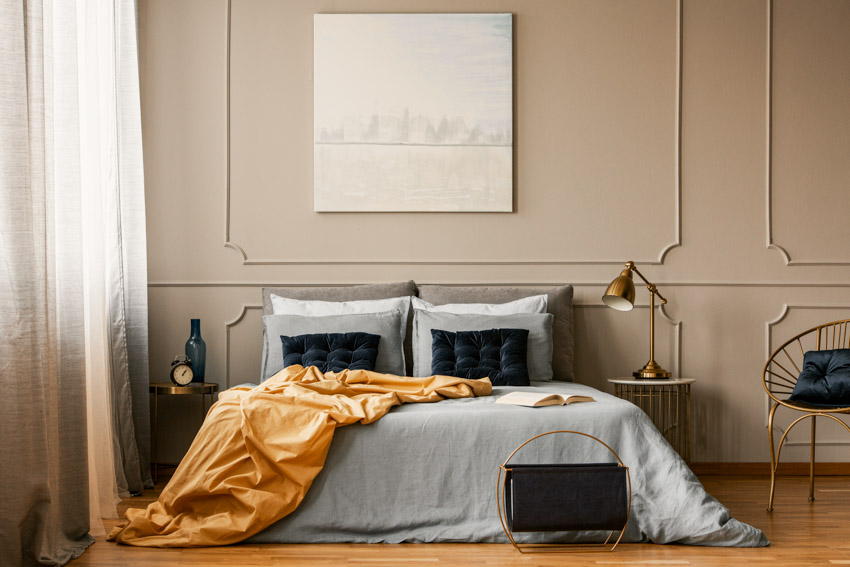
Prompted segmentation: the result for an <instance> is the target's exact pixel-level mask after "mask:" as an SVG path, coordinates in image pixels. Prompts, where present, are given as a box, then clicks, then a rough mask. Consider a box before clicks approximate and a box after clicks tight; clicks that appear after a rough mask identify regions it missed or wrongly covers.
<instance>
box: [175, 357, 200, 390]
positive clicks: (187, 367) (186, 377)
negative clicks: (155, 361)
mask: <svg viewBox="0 0 850 567" xmlns="http://www.w3.org/2000/svg"><path fill="white" fill-rule="evenodd" d="M194 377H195V373H194V372H193V371H192V361H191V360H189V357H188V356H186V355H185V354H178V355H177V356H175V357H174V361H173V362H172V363H171V381H172V382H174V383H175V384H177V385H178V386H188V385H189V383H190V382H192V379H193V378H194Z"/></svg>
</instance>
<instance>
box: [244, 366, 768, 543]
mask: <svg viewBox="0 0 850 567" xmlns="http://www.w3.org/2000/svg"><path fill="white" fill-rule="evenodd" d="M517 389H518V388H511V387H497V388H494V390H493V394H492V395H491V396H488V397H482V398H466V399H457V400H445V401H442V402H439V403H435V404H409V405H404V406H401V407H397V408H394V409H392V411H390V413H389V414H387V415H386V416H384V417H383V418H382V419H380V420H379V421H377V422H375V423H373V424H370V425H360V424H357V425H351V426H347V427H343V428H339V429H337V430H336V432H335V434H334V439H333V442H332V444H331V448H330V451H329V453H328V457H327V461H326V463H325V467H324V469H323V470H322V472H321V473H320V474H319V476H318V477H317V478H316V480H315V481H314V483H313V485H312V487H311V488H310V490H309V491H308V493H307V496H306V498H305V500H304V501H303V502H302V504H301V506H300V507H299V508H298V509H297V510H296V511H295V512H294V513H292V514H290V515H289V516H287V517H286V518H283V519H282V520H280V521H278V522H277V523H275V524H273V525H272V526H270V527H268V528H267V529H265V530H264V531H262V532H260V533H259V534H257V535H255V536H253V537H251V538H250V539H249V540H246V543H307V542H312V543H339V542H352V543H402V542H507V538H506V537H505V535H504V533H503V531H502V527H501V524H500V522H499V516H498V511H497V504H496V503H497V499H496V498H497V497H496V488H497V475H498V470H499V469H498V467H499V465H501V464H502V463H504V461H505V459H507V457H508V456H509V455H510V453H511V452H512V451H513V450H514V449H515V448H516V447H517V446H519V445H520V444H521V443H522V442H524V441H526V440H527V439H529V438H530V437H533V436H535V435H538V434H540V433H544V432H547V431H553V430H574V431H579V432H582V433H587V434H589V435H593V436H595V437H597V438H599V439H600V440H602V441H603V442H605V443H606V444H608V445H609V446H610V447H611V448H612V449H614V451H616V452H617V453H618V454H619V456H620V458H621V459H622V461H623V462H624V464H625V465H626V466H628V467H629V470H630V477H631V486H632V500H631V516H630V518H629V522H628V525H627V527H626V531H625V534H624V537H623V540H622V541H623V542H655V543H683V544H693V545H713V546H743V547H750V546H763V545H768V544H769V542H768V541H767V539H766V538H765V536H764V534H763V533H762V532H761V531H760V530H758V529H756V528H754V527H752V526H749V525H747V524H744V523H742V522H739V521H737V520H735V519H734V518H732V517H731V516H730V514H729V511H728V509H726V508H725V507H724V506H723V505H722V504H721V503H720V502H718V501H717V500H716V499H715V498H713V497H712V496H710V495H709V494H707V493H706V492H705V489H704V488H703V486H702V484H701V483H700V482H699V480H698V479H697V478H696V476H695V475H694V474H693V473H692V472H691V470H690V469H689V468H688V466H687V464H686V463H685V462H684V461H683V460H682V459H681V458H680V457H679V455H678V454H677V453H676V452H675V451H674V450H673V449H672V447H671V446H670V445H669V444H668V443H667V441H666V440H665V439H664V438H663V437H662V435H661V434H660V433H659V431H658V430H657V429H656V428H655V426H654V425H653V424H652V422H651V421H650V420H649V419H648V417H647V416H646V414H644V413H643V412H642V411H641V410H640V409H639V408H637V407H636V406H635V405H633V404H631V403H629V402H626V401H623V400H620V399H619V398H616V397H614V396H611V395H609V394H606V393H604V392H601V391H599V390H596V389H594V388H591V387H589V386H584V385H581V384H575V383H563V382H545V383H540V382H533V383H532V386H531V387H530V388H528V387H527V388H522V390H525V391H540V392H547V393H558V394H564V395H570V394H581V395H589V396H592V397H594V398H595V399H596V401H595V402H591V403H578V404H570V405H566V406H553V407H545V408H526V407H520V406H513V405H506V404H496V403H495V401H496V400H497V399H498V398H499V397H500V396H502V395H504V394H506V393H508V392H511V391H514V390H517ZM610 458H611V455H610V453H609V452H608V451H606V450H605V449H604V447H601V446H600V445H598V444H597V443H595V442H593V441H592V440H589V439H587V438H584V437H581V436H575V435H550V436H547V437H544V438H541V439H540V440H538V441H536V442H535V443H532V444H530V445H528V446H526V447H525V448H523V450H522V451H520V452H519V453H517V455H516V457H514V459H513V460H512V461H511V462H512V463H582V462H601V461H605V460H608V459H610ZM606 535H607V533H606V534H600V533H598V532H569V533H549V534H517V540H518V541H519V542H528V541H538V542H541V541H598V540H601V539H604V537H605V536H606Z"/></svg>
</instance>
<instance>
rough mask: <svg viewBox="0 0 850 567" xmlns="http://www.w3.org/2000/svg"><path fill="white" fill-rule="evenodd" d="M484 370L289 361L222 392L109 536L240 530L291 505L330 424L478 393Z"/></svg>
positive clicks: (225, 540) (205, 536)
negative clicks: (326, 366)
mask: <svg viewBox="0 0 850 567" xmlns="http://www.w3.org/2000/svg"><path fill="white" fill-rule="evenodd" d="M491 389H492V388H491V385H490V381H489V380H488V379H486V378H485V379H483V380H464V379H461V378H452V377H449V376H431V377H428V378H402V377H398V376H392V375H389V374H378V373H377V372H368V371H364V370H354V371H348V370H345V371H343V372H340V373H336V374H335V373H330V372H329V373H326V374H323V373H321V372H319V371H318V370H317V369H316V368H315V367H312V366H311V367H308V368H302V367H300V366H290V367H289V368H286V369H285V370H282V371H280V372H278V373H277V374H275V375H274V376H272V377H271V378H269V379H268V380H267V381H265V382H263V384H261V385H260V386H258V387H256V388H254V389H248V388H233V389H230V390H227V391H225V392H222V393H221V394H220V395H219V401H218V402H217V403H216V404H215V405H213V407H212V408H211V409H210V413H209V415H208V416H207V418H206V420H205V421H204V424H203V425H202V426H201V430H200V431H199V432H198V435H197V437H195V440H194V442H193V443H192V446H191V447H190V448H189V452H188V453H187V454H186V456H185V457H183V461H182V462H181V463H180V466H179V467H178V468H177V471H176V472H175V473H174V476H173V477H172V478H171V480H170V482H169V483H168V485H167V486H166V487H165V488H164V489H163V491H162V494H160V497H159V500H157V501H156V502H154V503H152V504H151V505H150V506H148V507H147V509H144V510H142V509H133V508H131V509H129V510H127V512H126V514H125V517H126V520H127V521H126V522H125V523H123V524H121V525H119V526H118V527H116V528H115V529H114V530H113V531H112V533H110V534H109V537H108V539H109V541H116V542H118V543H124V544H129V545H138V546H145V547H203V546H212V545H228V544H231V543H236V542H239V541H242V540H243V539H246V538H248V537H250V536H252V535H254V534H255V533H257V532H259V531H261V530H263V529H264V528H266V527H267V526H269V525H271V524H272V523H274V522H276V521H277V520H279V519H281V518H283V517H284V516H286V515H287V514H290V513H291V512H292V511H293V510H295V509H296V508H297V507H298V505H299V504H300V503H301V501H302V500H303V499H304V495H305V494H306V493H307V490H308V489H309V488H310V484H311V483H312V482H313V479H314V478H316V475H318V474H319V471H321V470H322V467H323V465H324V463H325V457H326V456H327V454H328V448H329V447H330V444H331V439H332V438H333V434H334V430H335V429H336V428H337V427H341V426H343V425H349V424H351V423H355V422H358V421H359V422H360V423H364V424H366V423H372V422H373V421H376V420H378V419H380V418H381V417H382V416H383V415H385V414H386V413H387V412H388V411H389V410H390V408H391V407H393V406H395V405H399V404H402V403H410V402H436V401H439V400H442V399H445V398H466V397H471V396H487V395H489V394H490V392H491Z"/></svg>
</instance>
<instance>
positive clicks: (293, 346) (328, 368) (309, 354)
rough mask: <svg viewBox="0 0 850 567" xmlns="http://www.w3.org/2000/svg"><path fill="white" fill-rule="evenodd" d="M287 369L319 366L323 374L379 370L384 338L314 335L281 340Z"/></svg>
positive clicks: (366, 335)
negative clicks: (379, 343)
mask: <svg viewBox="0 0 850 567" xmlns="http://www.w3.org/2000/svg"><path fill="white" fill-rule="evenodd" d="M280 340H281V342H282V343H283V366H284V368H286V367H287V366H292V365H293V364H300V365H301V366H305V367H306V366H315V367H317V368H318V369H319V370H320V371H322V372H340V371H341V370H345V369H346V368H348V369H351V370H375V360H376V359H377V358H378V342H379V341H380V340H381V335H373V334H371V333H314V334H309V335H298V336H295V337H287V336H285V335H281V336H280Z"/></svg>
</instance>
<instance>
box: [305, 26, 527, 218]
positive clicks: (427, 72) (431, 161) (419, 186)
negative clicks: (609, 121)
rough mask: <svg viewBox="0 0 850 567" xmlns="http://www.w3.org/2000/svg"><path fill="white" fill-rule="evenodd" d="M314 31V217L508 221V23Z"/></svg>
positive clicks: (510, 110) (510, 204)
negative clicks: (344, 214) (438, 214)
mask: <svg viewBox="0 0 850 567" xmlns="http://www.w3.org/2000/svg"><path fill="white" fill-rule="evenodd" d="M313 28H314V129H315V131H314V152H313V156H314V160H313V168H314V169H313V173H314V208H315V210H316V211H321V212H333V211H458V212H466V211H477V212H511V211H512V210H513V39H512V38H513V18H512V16H511V14H316V15H315V16H314V26H313Z"/></svg>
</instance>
